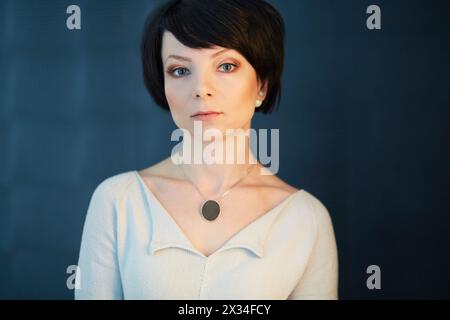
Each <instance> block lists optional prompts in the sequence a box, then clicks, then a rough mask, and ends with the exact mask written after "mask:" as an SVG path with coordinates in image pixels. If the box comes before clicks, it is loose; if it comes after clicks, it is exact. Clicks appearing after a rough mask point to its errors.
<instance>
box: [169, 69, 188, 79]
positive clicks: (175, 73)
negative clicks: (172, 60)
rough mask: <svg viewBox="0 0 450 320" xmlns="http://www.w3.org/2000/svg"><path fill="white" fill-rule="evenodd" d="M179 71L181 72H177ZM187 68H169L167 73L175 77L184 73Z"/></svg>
mask: <svg viewBox="0 0 450 320" xmlns="http://www.w3.org/2000/svg"><path fill="white" fill-rule="evenodd" d="M179 71H181V72H179ZM186 71H187V69H186V68H176V69H173V70H170V71H169V73H170V74H171V75H173V76H175V77H176V78H179V77H182V76H183V75H184V72H186Z"/></svg>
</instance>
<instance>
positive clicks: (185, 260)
mask: <svg viewBox="0 0 450 320" xmlns="http://www.w3.org/2000/svg"><path fill="white" fill-rule="evenodd" d="M283 42H284V23H283V20H282V18H281V17H280V15H279V14H278V13H277V11H276V10H275V9H274V8H273V7H272V6H271V5H269V4H268V3H266V2H264V1H262V0H218V1H205V0H181V1H170V2H168V3H166V4H165V5H163V6H161V7H159V8H158V9H157V10H156V11H155V12H154V13H153V14H152V15H151V16H150V17H149V18H148V21H147V23H146V26H145V30H144V35H143V38H142V46H141V49H142V61H143V68H144V79H145V84H146V86H147V89H148V90H149V92H150V93H151V95H152V97H153V98H154V100H155V101H156V103H157V104H158V105H159V106H160V107H162V108H164V109H166V110H168V111H170V112H171V115H172V118H173V120H174V122H175V123H176V125H177V126H178V127H179V128H182V129H184V132H185V133H186V134H191V135H192V134H193V132H194V128H195V124H199V123H200V124H201V125H202V127H203V129H206V130H208V129H210V130H216V131H215V132H219V138H218V140H219V141H220V142H221V143H226V142H227V141H228V140H229V139H231V138H232V137H231V136H230V135H229V134H228V131H227V130H231V131H232V130H235V131H238V130H239V129H242V130H243V131H246V130H249V129H250V128H251V120H252V117H253V115H254V113H255V112H263V113H270V112H271V111H272V110H273V108H274V106H275V104H276V102H277V101H278V103H279V99H280V90H281V85H280V83H281V80H280V79H281V74H282V69H283V55H284V48H283V46H284V44H283ZM201 138H203V136H201V137H199V136H198V135H195V134H194V138H193V140H195V142H196V143H201V146H202V150H203V151H204V150H205V149H206V148H208V146H209V145H210V142H208V141H205V140H204V139H201ZM190 142H192V140H191V139H186V138H185V139H183V142H182V148H183V157H184V156H186V154H185V153H186V152H194V150H193V146H192V143H190ZM248 142H249V141H248V137H246V143H245V144H244V145H243V146H244V147H243V148H237V147H235V146H234V147H233V148H234V149H232V151H233V152H235V153H237V155H238V156H243V157H244V158H245V161H244V162H243V163H231V164H230V163H220V162H218V161H216V162H213V163H208V164H207V163H204V162H201V163H195V162H193V161H192V158H193V157H192V156H189V157H187V161H184V162H181V161H179V160H180V158H176V157H168V158H167V159H165V160H163V161H161V162H159V163H157V164H155V165H153V166H151V167H149V168H146V169H143V170H140V171H130V172H126V173H122V174H119V175H116V176H114V177H111V178H109V179H106V180H105V181H103V182H102V183H101V184H100V185H99V186H98V187H97V189H96V190H95V192H94V194H93V196H92V198H91V202H90V205H89V209H88V213H87V217H86V221H85V226H84V230H83V238H82V244H81V250H80V257H79V268H80V272H79V273H78V274H77V280H78V281H79V284H80V288H79V289H77V290H76V291H75V297H76V298H77V299H90V298H93V299H121V298H125V299H336V298H337V274H338V259H337V249H336V242H335V238H334V232H333V227H332V222H331V219H330V216H329V213H328V211H327V209H326V208H325V206H324V205H323V204H322V203H321V202H320V201H319V200H318V199H317V198H315V197H314V196H313V195H312V194H310V193H308V192H307V191H306V190H304V189H297V188H295V187H293V186H291V185H289V184H287V183H286V182H284V181H282V180H281V179H280V178H278V177H277V176H276V175H275V174H268V172H267V169H265V168H264V167H263V166H262V165H261V163H259V162H258V161H256V157H255V156H253V154H252V152H250V149H249V144H248ZM194 144H195V143H194ZM221 146H223V144H222V145H221ZM241 146H242V145H241ZM225 152H227V153H229V152H231V151H230V149H226V151H225ZM177 155H179V156H180V155H181V152H179V153H177ZM176 159H178V161H176ZM184 160H186V158H184Z"/></svg>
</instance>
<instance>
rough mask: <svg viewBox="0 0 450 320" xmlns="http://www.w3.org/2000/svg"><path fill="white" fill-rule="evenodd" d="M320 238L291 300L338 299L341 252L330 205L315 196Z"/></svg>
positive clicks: (318, 236)
mask: <svg viewBox="0 0 450 320" xmlns="http://www.w3.org/2000/svg"><path fill="white" fill-rule="evenodd" d="M312 206H313V209H314V210H313V211H314V212H313V213H314V215H313V217H314V219H313V221H314V228H315V230H316V237H315V243H314V247H313V250H312V252H311V255H310V257H309V260H308V263H307V266H306V269H305V271H304V273H303V275H302V277H301V279H300V281H299V282H298V284H297V285H296V287H295V289H294V290H293V291H292V293H291V294H290V295H289V297H288V300H300V299H305V300H337V299H338V252H337V246H336V240H335V235H334V230H333V224H332V220H331V217H330V215H329V212H328V210H327V209H326V207H325V206H324V205H323V204H322V203H321V202H320V201H319V200H318V199H317V198H315V197H313V198H312Z"/></svg>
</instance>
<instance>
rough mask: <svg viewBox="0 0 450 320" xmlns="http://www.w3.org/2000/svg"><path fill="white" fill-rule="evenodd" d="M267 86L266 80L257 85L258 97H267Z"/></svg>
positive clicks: (262, 98) (261, 98)
mask: <svg viewBox="0 0 450 320" xmlns="http://www.w3.org/2000/svg"><path fill="white" fill-rule="evenodd" d="M267 87H268V83H267V80H265V81H264V82H263V84H262V85H259V87H258V88H259V90H258V99H260V100H264V99H265V98H266V97H267Z"/></svg>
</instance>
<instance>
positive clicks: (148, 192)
mask: <svg viewBox="0 0 450 320" xmlns="http://www.w3.org/2000/svg"><path fill="white" fill-rule="evenodd" d="M133 172H134V174H135V176H136V178H137V180H138V181H139V182H140V183H141V184H142V187H143V188H144V192H145V194H146V196H147V197H149V198H151V199H152V200H153V202H154V203H155V204H156V205H157V206H158V208H159V209H160V211H161V212H162V213H163V215H164V216H165V217H166V218H167V219H168V220H169V221H170V223H171V224H172V225H173V226H174V227H175V229H176V230H177V232H178V233H179V234H180V235H181V237H182V238H183V239H184V240H185V242H186V243H187V244H188V245H189V247H190V249H192V250H193V251H195V252H196V253H198V254H200V255H201V256H202V257H203V258H206V259H209V258H210V257H212V256H213V255H215V254H216V253H217V252H219V251H221V249H222V248H224V247H225V246H226V245H227V244H228V243H230V242H231V241H232V240H233V239H236V238H237V237H238V236H239V235H241V234H243V233H244V232H245V231H246V230H248V229H250V228H251V227H252V226H254V225H256V224H257V223H258V222H260V221H262V220H263V219H264V218H267V217H268V216H269V215H270V214H272V213H273V212H276V211H278V209H281V208H282V207H283V206H284V204H286V203H287V202H288V201H289V200H290V199H291V198H293V197H294V196H295V195H296V194H299V193H301V192H302V191H303V189H299V190H297V191H295V192H293V193H291V194H290V195H288V196H287V197H286V198H284V199H283V200H281V201H280V202H279V203H278V204H276V205H275V206H274V207H272V208H270V209H269V210H267V211H266V212H264V213H263V214H261V215H259V216H258V217H257V218H256V219H254V220H252V221H251V222H250V223H248V224H246V225H245V226H244V227H242V228H241V229H240V230H239V231H237V232H236V233H234V234H233V235H232V236H231V237H230V238H228V239H227V240H226V241H225V242H224V243H223V244H222V245H221V246H220V247H219V248H217V249H216V250H214V251H213V252H212V253H211V254H210V255H205V254H204V253H203V252H201V251H200V250H198V249H197V247H196V246H194V245H193V242H192V241H191V240H190V238H189V237H188V236H187V235H186V233H185V232H184V231H183V229H182V228H181V227H180V225H179V224H178V223H177V222H176V221H175V219H174V218H173V217H172V215H171V214H170V213H169V211H168V210H167V209H166V207H165V206H164V205H163V204H162V203H161V201H160V200H159V199H158V197H157V196H156V195H155V194H154V193H153V191H152V190H151V189H150V188H149V187H148V186H147V184H146V183H145V181H144V178H143V177H141V175H140V174H139V172H138V171H137V170H134V171H133Z"/></svg>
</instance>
